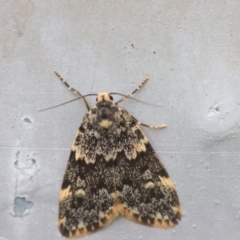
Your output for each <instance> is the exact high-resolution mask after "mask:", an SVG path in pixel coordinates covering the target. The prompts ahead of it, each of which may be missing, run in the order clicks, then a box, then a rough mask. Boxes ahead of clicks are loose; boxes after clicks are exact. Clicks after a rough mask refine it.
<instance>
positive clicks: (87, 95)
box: [38, 93, 97, 112]
mask: <svg viewBox="0 0 240 240" xmlns="http://www.w3.org/2000/svg"><path fill="white" fill-rule="evenodd" d="M89 96H97V94H96V93H90V94H86V95H83V96H81V97H77V98H74V99H72V100H69V101H67V102H63V103H60V104H58V105H55V106H52V107H48V108H44V109H40V110H38V112H43V111H46V110H49V109H52V108H57V107H60V106H63V105H65V104H68V103H70V102H74V101H76V100H78V99H81V98H85V97H89Z"/></svg>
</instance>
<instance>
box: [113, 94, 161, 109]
mask: <svg viewBox="0 0 240 240" xmlns="http://www.w3.org/2000/svg"><path fill="white" fill-rule="evenodd" d="M110 95H119V96H122V97H124V98H130V99H133V100H135V101H137V102H140V103H144V104H147V105H151V106H154V107H163V106H161V105H158V104H154V103H149V102H145V101H142V100H139V99H137V98H134V97H132V96H130V95H125V94H122V93H117V92H113V93H110ZM118 102H119V101H118ZM118 102H116V104H117V105H118Z"/></svg>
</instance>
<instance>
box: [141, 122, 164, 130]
mask: <svg viewBox="0 0 240 240" xmlns="http://www.w3.org/2000/svg"><path fill="white" fill-rule="evenodd" d="M140 124H141V125H142V126H144V127H147V128H151V129H161V128H165V127H167V125H166V124H161V125H147V124H144V123H140Z"/></svg>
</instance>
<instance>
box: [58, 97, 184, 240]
mask: <svg viewBox="0 0 240 240" xmlns="http://www.w3.org/2000/svg"><path fill="white" fill-rule="evenodd" d="M118 215H123V216H125V217H127V218H128V219H130V220H132V221H135V222H137V223H141V224H145V225H148V226H154V227H163V228H170V227H173V226H175V225H176V224H177V223H178V221H179V220H180V219H181V208H180V203H179V200H178V196H177V193H176V191H175V188H174V184H173V182H172V181H171V179H170V178H169V176H168V173H167V172H166V170H165V168H164V166H163V165H162V163H161V162H160V160H159V158H158V157H157V155H156V153H155V152H154V150H153V148H152V147H151V145H150V143H149V142H148V139H147V137H146V136H145V134H144V133H143V132H142V130H141V128H140V123H139V122H138V121H137V120H136V119H135V118H134V117H133V116H131V115H130V114H129V113H128V112H127V111H126V110H124V109H123V108H121V107H119V106H118V105H116V104H114V103H113V102H112V98H111V95H109V94H108V93H100V94H98V97H97V104H96V106H95V107H93V108H92V109H91V110H90V111H89V112H88V113H87V114H86V115H85V116H84V118H83V122H82V124H81V126H80V128H79V130H78V132H77V134H76V137H75V139H74V141H73V145H72V149H71V153H70V157H69V161H68V164H67V168H66V172H65V175H64V178H63V183H62V188H61V191H60V206H59V220H58V226H59V229H60V232H61V233H62V235H63V236H65V237H81V236H84V235H86V234H89V233H91V232H94V231H96V230H98V229H100V228H103V227H105V226H106V225H108V224H109V223H111V222H112V221H113V220H114V218H116V217H117V216H118Z"/></svg>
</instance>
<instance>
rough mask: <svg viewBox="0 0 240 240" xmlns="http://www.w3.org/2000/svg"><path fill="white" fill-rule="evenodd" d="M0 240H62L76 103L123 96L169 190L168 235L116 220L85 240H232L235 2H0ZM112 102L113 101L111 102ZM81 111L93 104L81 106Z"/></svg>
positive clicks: (237, 234)
mask: <svg viewBox="0 0 240 240" xmlns="http://www.w3.org/2000/svg"><path fill="white" fill-rule="evenodd" d="M0 11H1V15H0V19H1V28H0V36H1V37H0V54H1V56H0V104H1V105H0V107H1V126H0V127H1V135H0V146H1V147H0V212H1V214H0V239H1V240H30V239H31V240H32V239H34V240H40V239H41V240H42V239H51V240H54V239H63V238H62V237H61V235H60V233H59V231H58V229H57V226H56V222H57V217H58V195H59V189H60V185H61V181H62V177H63V174H64V171H65V167H66V164H67V160H68V156H69V151H70V147H71V144H72V140H73V138H74V135H75V132H76V131H77V128H78V127H79V125H80V123H81V121H82V117H83V115H84V113H85V112H86V108H85V106H84V104H83V103H82V101H80V100H79V101H75V102H73V103H70V104H67V105H64V106H62V107H58V108H55V109H51V110H48V111H45V112H38V110H39V109H43V108H46V107H50V106H53V105H57V104H59V103H62V102H64V101H68V100H71V99H73V98H74V97H75V96H74V95H73V94H72V93H71V92H70V91H68V90H67V88H66V87H65V86H64V85H63V84H62V83H61V82H60V81H59V80H58V78H57V77H56V76H55V75H54V73H53V70H54V69H57V70H58V71H59V72H60V73H61V74H62V76H63V77H64V78H65V79H66V80H67V81H68V82H69V84H70V85H71V86H73V87H75V88H76V89H78V90H79V91H80V92H81V93H84V94H85V93H92V92H101V91H117V92H120V93H125V94H127V93H129V92H131V91H132V90H134V88H135V87H136V86H137V85H138V84H139V83H140V82H141V81H142V80H143V79H144V77H145V76H147V75H148V76H149V78H150V81H149V82H148V83H147V84H146V86H144V88H143V89H141V91H140V92H139V93H137V94H136V95H135V97H137V98H138V99H141V100H144V101H147V102H150V103H154V104H158V105H161V106H162V107H161V108H156V107H154V106H151V105H146V104H142V103H139V102H135V101H133V100H128V101H126V102H124V103H123V104H122V106H123V107H124V108H126V109H127V110H128V111H129V112H130V113H131V114H132V115H134V116H135V117H136V118H137V119H139V121H141V122H143V123H147V124H161V123H166V124H167V125H168V127H167V128H166V129H163V130H150V129H144V132H145V133H146V134H147V136H148V138H149V141H150V142H151V144H152V145H153V147H154V149H155V150H156V152H157V154H158V155H159V156H160V158H161V161H162V162H163V163H164V165H165V167H166V169H167V170H168V172H169V174H170V176H171V178H172V179H173V181H174V183H175V185H176V189H177V191H178V195H179V198H180V201H181V205H182V209H183V218H182V220H181V222H180V223H179V225H178V226H177V227H175V228H173V229H168V230H164V229H155V228H148V227H145V226H141V225H137V224H135V223H132V222H130V221H128V220H126V219H125V218H118V219H116V220H115V221H114V222H113V224H111V225H110V226H109V227H107V228H105V229H104V230H101V231H99V232H96V233H94V234H92V235H89V236H87V237H86V239H105V240H108V239H109V240H110V239H113V238H114V239H139V240H140V239H153V240H155V239H164V240H169V239H178V240H179V239H184V240H188V239H189V240H193V239H194V240H195V239H197V240H202V239H213V240H215V239H216V240H226V239H231V240H234V239H240V151H239V146H240V134H239V131H240V1H239V0H229V1H201V0H200V1H190V0H184V1H162V0H160V1H154V0H150V1H131V0H130V1H87V0H85V1H79V0H71V1H69V0H68V1H67V0H65V1H57V0H55V1H45V0H42V1H39V0H34V1H28V0H22V1H14V0H12V1H1V10H0ZM116 99H117V97H116ZM90 102H91V104H92V105H93V104H94V102H95V97H93V98H91V100H90Z"/></svg>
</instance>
